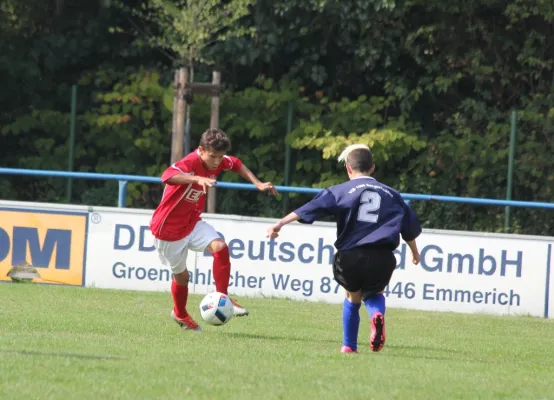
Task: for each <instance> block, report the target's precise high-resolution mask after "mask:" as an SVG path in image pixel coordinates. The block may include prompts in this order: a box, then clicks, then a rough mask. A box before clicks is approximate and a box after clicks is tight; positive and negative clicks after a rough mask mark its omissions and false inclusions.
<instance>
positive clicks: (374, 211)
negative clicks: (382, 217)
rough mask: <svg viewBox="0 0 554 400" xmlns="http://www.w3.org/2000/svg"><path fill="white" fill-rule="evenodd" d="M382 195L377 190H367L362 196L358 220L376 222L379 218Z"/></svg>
mask: <svg viewBox="0 0 554 400" xmlns="http://www.w3.org/2000/svg"><path fill="white" fill-rule="evenodd" d="M380 207H381V196H380V195H379V193H377V192H371V191H369V190H366V191H365V192H363V193H362V195H361V196H360V208H359V209H358V221H362V222H371V223H376V222H377V220H378V219H379V208H380Z"/></svg>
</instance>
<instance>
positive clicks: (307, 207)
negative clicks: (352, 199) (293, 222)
mask: <svg viewBox="0 0 554 400" xmlns="http://www.w3.org/2000/svg"><path fill="white" fill-rule="evenodd" d="M336 207H337V200H336V199H335V196H334V195H333V193H331V192H330V191H329V190H328V189H325V190H323V191H321V192H319V193H318V194H317V196H315V197H314V198H313V199H312V200H311V201H309V202H308V203H306V204H304V205H303V206H302V207H300V208H298V209H297V210H296V211H295V212H294V213H295V214H296V215H298V216H299V217H300V220H299V221H298V222H301V223H304V224H311V223H313V222H314V221H316V220H318V219H321V218H322V217H325V216H327V215H333V214H335V210H336Z"/></svg>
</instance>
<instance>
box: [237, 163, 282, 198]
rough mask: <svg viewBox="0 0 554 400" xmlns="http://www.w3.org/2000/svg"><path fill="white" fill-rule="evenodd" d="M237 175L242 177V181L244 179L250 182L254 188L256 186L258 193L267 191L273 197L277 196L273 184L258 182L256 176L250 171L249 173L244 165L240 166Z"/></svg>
mask: <svg viewBox="0 0 554 400" xmlns="http://www.w3.org/2000/svg"><path fill="white" fill-rule="evenodd" d="M237 173H238V174H239V175H240V176H242V177H243V178H244V179H246V180H247V181H250V182H252V183H253V184H254V186H256V187H257V188H258V190H259V191H261V192H265V191H267V190H269V192H270V193H271V194H272V195H273V196H277V194H278V193H277V189H275V186H273V184H272V183H271V182H260V180H259V179H258V178H256V175H254V174H253V173H252V171H250V170H249V169H248V168H247V167H246V165H244V164H242V165H241V167H240V169H239V170H238V172H237Z"/></svg>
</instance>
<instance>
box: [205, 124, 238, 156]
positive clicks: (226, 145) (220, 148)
mask: <svg viewBox="0 0 554 400" xmlns="http://www.w3.org/2000/svg"><path fill="white" fill-rule="evenodd" d="M200 146H202V147H203V148H205V149H206V150H210V151H215V152H217V153H227V152H228V151H229V150H231V141H230V140H229V137H228V136H227V134H226V133H225V132H223V131H222V130H221V129H218V128H210V129H207V130H206V132H204V133H203V134H202V137H201V138H200Z"/></svg>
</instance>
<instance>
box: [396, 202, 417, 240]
mask: <svg viewBox="0 0 554 400" xmlns="http://www.w3.org/2000/svg"><path fill="white" fill-rule="evenodd" d="M400 201H402V205H403V208H404V217H403V218H402V230H401V231H400V234H401V235H402V239H404V240H405V241H406V242H409V241H411V240H414V239H416V238H417V237H418V236H419V235H420V234H421V225H420V224H419V220H418V219H417V216H416V214H415V212H414V210H412V208H411V207H410V206H409V205H407V204H406V203H405V202H404V200H402V199H401V200H400Z"/></svg>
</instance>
